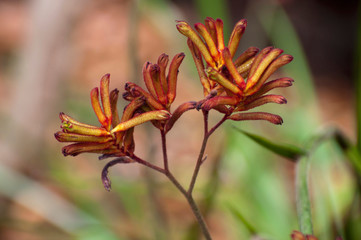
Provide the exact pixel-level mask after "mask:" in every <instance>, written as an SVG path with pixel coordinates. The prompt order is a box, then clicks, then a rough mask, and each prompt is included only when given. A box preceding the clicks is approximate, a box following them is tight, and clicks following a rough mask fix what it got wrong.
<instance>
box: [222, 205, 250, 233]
mask: <svg viewBox="0 0 361 240" xmlns="http://www.w3.org/2000/svg"><path fill="white" fill-rule="evenodd" d="M227 207H228V208H229V210H230V211H231V213H232V214H233V216H234V217H235V218H236V219H237V220H238V221H239V222H241V223H242V224H243V225H244V226H245V227H246V228H247V230H248V231H249V233H250V234H252V235H255V234H256V233H257V231H256V229H255V228H254V227H253V225H252V224H251V223H250V222H249V221H247V219H246V218H245V217H244V216H243V214H242V213H241V212H240V211H239V210H238V209H237V208H236V207H235V206H233V205H232V204H227Z"/></svg>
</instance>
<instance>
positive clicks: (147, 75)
mask: <svg viewBox="0 0 361 240" xmlns="http://www.w3.org/2000/svg"><path fill="white" fill-rule="evenodd" d="M151 66H152V64H151V63H150V62H146V63H145V64H144V66H143V80H144V83H145V86H146V87H147V89H148V91H149V93H150V94H152V96H153V98H155V99H157V98H158V96H157V92H156V91H155V88H154V85H153V80H152V77H151V75H150V68H151Z"/></svg>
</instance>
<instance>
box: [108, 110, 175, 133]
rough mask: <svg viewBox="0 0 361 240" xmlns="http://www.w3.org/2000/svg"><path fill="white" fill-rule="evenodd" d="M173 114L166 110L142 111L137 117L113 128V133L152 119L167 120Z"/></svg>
mask: <svg viewBox="0 0 361 240" xmlns="http://www.w3.org/2000/svg"><path fill="white" fill-rule="evenodd" d="M170 116H171V114H170V113H169V112H168V111H166V110H158V111H151V112H146V113H142V114H140V115H138V116H136V117H133V118H131V119H129V120H128V121H125V122H121V123H119V124H118V125H117V126H116V127H115V128H113V129H112V130H111V133H115V132H119V131H125V130H127V129H129V128H132V127H135V126H137V125H139V124H142V123H145V122H148V121H151V120H167V119H168V118H170Z"/></svg>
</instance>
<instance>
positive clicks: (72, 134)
mask: <svg viewBox="0 0 361 240" xmlns="http://www.w3.org/2000/svg"><path fill="white" fill-rule="evenodd" d="M109 77H110V75H109V74H107V75H105V76H104V77H103V78H102V79H101V81H100V99H99V90H98V88H94V89H93V90H92V91H91V93H90V98H91V103H92V106H93V110H94V112H95V114H96V116H97V118H98V120H99V122H100V124H101V126H100V127H97V126H92V125H88V124H85V123H81V122H78V121H77V120H75V119H73V118H71V117H70V116H68V115H66V114H64V113H60V115H59V117H60V120H61V122H62V125H61V128H62V131H58V132H56V133H55V138H56V139H57V140H58V141H59V142H73V144H70V145H67V146H65V147H63V149H62V152H63V154H64V156H67V155H71V156H76V155H78V154H80V153H84V152H88V153H100V154H112V155H114V156H125V154H126V153H128V154H131V153H133V151H134V140H133V129H134V127H135V126H137V125H139V124H142V123H144V122H147V121H162V120H166V119H168V118H170V113H169V112H168V111H167V110H162V109H158V110H151V111H147V112H142V113H139V112H137V111H136V110H137V109H138V107H140V106H142V105H143V103H144V100H143V99H137V100H134V101H132V102H131V103H130V104H128V106H127V107H126V108H125V110H124V113H123V116H122V119H121V120H119V116H118V111H117V108H116V105H117V100H118V94H119V91H118V90H117V89H114V90H113V91H111V92H109ZM100 100H101V102H100ZM112 127H113V128H112Z"/></svg>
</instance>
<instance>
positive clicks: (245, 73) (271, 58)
mask: <svg viewBox="0 0 361 240" xmlns="http://www.w3.org/2000/svg"><path fill="white" fill-rule="evenodd" d="M246 26H247V21H246V20H245V19H242V20H240V21H239V22H238V23H236V25H235V27H234V29H233V32H232V34H231V37H230V40H229V42H228V45H227V46H226V45H225V43H224V36H223V22H222V20H221V19H217V20H214V19H213V18H210V17H208V18H206V20H205V24H202V23H196V24H195V25H194V27H195V29H196V31H195V30H193V29H192V28H191V27H190V26H189V25H188V23H186V22H184V21H178V24H177V29H178V31H179V32H180V33H181V34H183V35H185V36H186V37H187V38H188V46H189V49H190V51H191V52H192V55H193V59H194V62H195V65H196V67H197V71H198V74H199V78H200V81H201V83H202V85H203V89H204V95H205V97H206V99H204V100H203V101H201V102H200V103H199V105H198V108H201V109H203V110H205V111H209V110H210V109H216V110H218V111H220V112H223V113H226V114H228V115H229V117H228V119H231V120H236V121H241V120H268V121H270V122H272V123H274V124H281V123H282V118H281V117H280V116H278V115H274V114H270V113H264V112H252V113H243V111H247V110H250V109H252V108H255V107H258V106H260V105H263V104H266V103H278V104H284V103H287V101H286V99H285V98H284V97H283V96H280V95H272V94H269V95H265V94H266V93H267V92H269V91H270V90H272V89H274V88H279V87H289V86H291V85H292V82H293V80H292V79H291V78H280V79H276V80H273V81H268V82H267V80H268V78H269V77H270V76H271V75H272V74H273V73H274V72H275V71H276V70H277V69H279V68H280V67H281V66H283V65H285V64H287V63H289V62H291V61H292V59H293V57H292V56H291V55H287V54H284V55H282V53H283V50H281V49H278V48H273V47H267V48H265V49H263V50H261V51H260V52H259V49H257V48H255V47H250V48H248V49H247V50H246V51H244V52H243V53H242V54H241V55H240V56H239V57H238V58H236V60H233V57H234V55H235V54H236V50H237V48H238V45H239V42H240V39H241V37H242V35H243V33H244V32H245V29H246ZM203 59H204V61H205V62H206V65H207V66H206V67H204V64H203ZM234 112H242V113H236V114H232V113H234Z"/></svg>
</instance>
